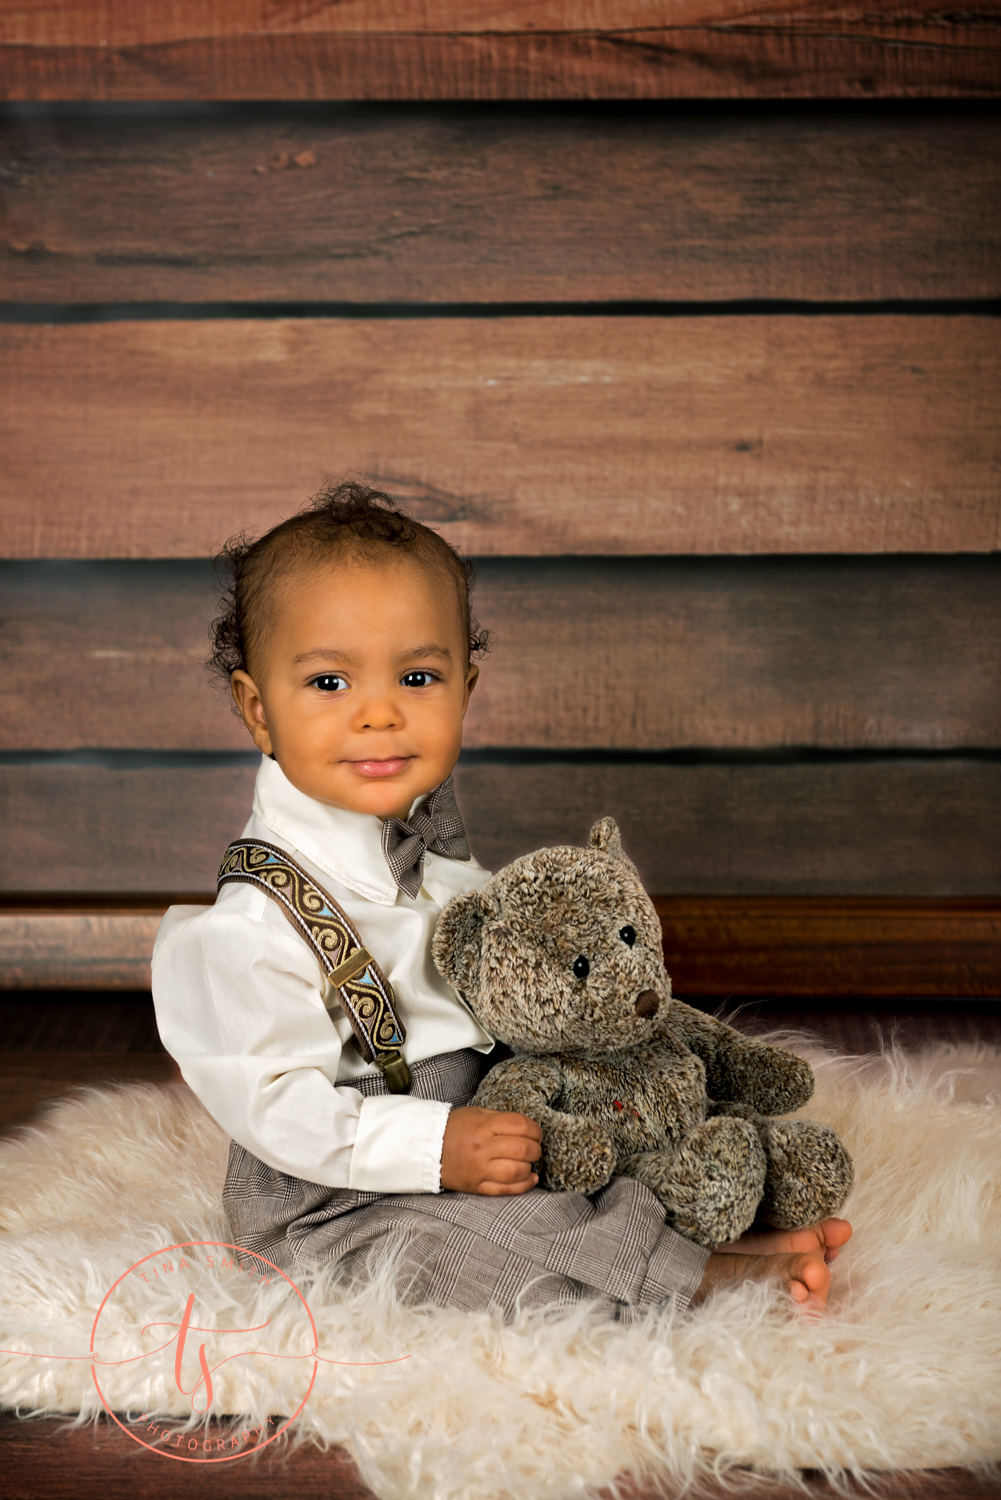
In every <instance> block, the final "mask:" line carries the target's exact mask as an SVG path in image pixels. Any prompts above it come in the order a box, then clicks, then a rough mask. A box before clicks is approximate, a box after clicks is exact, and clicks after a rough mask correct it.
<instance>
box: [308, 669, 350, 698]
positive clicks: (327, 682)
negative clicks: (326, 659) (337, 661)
mask: <svg viewBox="0 0 1001 1500" xmlns="http://www.w3.org/2000/svg"><path fill="white" fill-rule="evenodd" d="M312 685H313V687H315V688H319V690H320V692H321V693H343V692H344V690H345V688H346V687H347V682H346V681H345V680H344V678H343V677H341V676H339V675H338V673H336V672H324V673H323V676H322V677H314V678H313V683H312Z"/></svg>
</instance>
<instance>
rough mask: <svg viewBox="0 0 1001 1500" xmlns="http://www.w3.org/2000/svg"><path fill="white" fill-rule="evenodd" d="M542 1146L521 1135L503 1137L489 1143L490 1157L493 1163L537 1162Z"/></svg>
mask: <svg viewBox="0 0 1001 1500" xmlns="http://www.w3.org/2000/svg"><path fill="white" fill-rule="evenodd" d="M541 1155H542V1146H541V1145H540V1144H539V1142H538V1141H531V1140H529V1139H528V1138H527V1137H526V1136H523V1135H505V1136H501V1137H500V1138H499V1139H495V1140H493V1141H491V1143H490V1156H491V1157H492V1158H493V1160H494V1161H504V1160H507V1161H538V1159H539V1157H540V1156H541Z"/></svg>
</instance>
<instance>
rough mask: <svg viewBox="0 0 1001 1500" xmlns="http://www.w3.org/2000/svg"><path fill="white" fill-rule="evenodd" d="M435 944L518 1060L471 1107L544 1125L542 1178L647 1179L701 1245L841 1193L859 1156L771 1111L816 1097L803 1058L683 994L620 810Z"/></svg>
mask: <svg viewBox="0 0 1001 1500" xmlns="http://www.w3.org/2000/svg"><path fill="white" fill-rule="evenodd" d="M630 927H631V928H633V930H634V931H635V934H636V936H635V940H634V941H633V942H632V943H630V942H628V941H627V940H626V939H624V938H623V936H622V932H623V930H627V929H628V928H630ZM627 936H628V932H627ZM432 951H433V955H434V961H435V963H436V964H437V966H438V968H439V970H440V971H441V973H442V975H443V976H444V977H445V979H446V980H448V982H449V983H450V984H453V985H454V986H455V987H456V989H458V990H459V991H460V992H461V993H462V994H463V996H464V997H465V999H466V1002H467V1003H468V1004H469V1006H470V1007H471V1009H472V1010H473V1011H474V1013H475V1014H476V1015H477V1016H478V1017H479V1019H480V1020H481V1021H482V1023H483V1025H484V1026H485V1027H486V1028H487V1030H488V1031H490V1032H491V1033H492V1035H493V1036H495V1037H497V1038H499V1040H500V1041H502V1042H505V1043H506V1044H507V1045H508V1046H509V1047H511V1048H512V1049H513V1051H514V1053H515V1056H514V1057H512V1058H509V1059H508V1060H507V1061H505V1062H502V1063H499V1064H498V1065H497V1066H496V1067H495V1068H493V1069H492V1070H491V1071H490V1073H489V1074H488V1075H487V1077H486V1078H485V1079H484V1081H483V1083H482V1084H481V1085H480V1088H479V1091H478V1093H477V1095H476V1099H475V1101H474V1102H475V1103H477V1104H480V1105H483V1106H484V1107H486V1108H489V1109H503V1110H516V1111H518V1112H520V1113H521V1114H525V1115H528V1116H530V1118H531V1119H533V1120H537V1121H538V1123H539V1124H540V1125H541V1126H542V1131H543V1158H542V1163H541V1173H540V1176H541V1180H543V1181H544V1184H545V1186H547V1187H549V1188H552V1189H554V1190H557V1191H564V1192H579V1193H593V1192H596V1191H597V1190H598V1189H599V1188H601V1187H603V1186H604V1185H605V1183H607V1182H608V1181H609V1179H610V1178H611V1177H613V1176H616V1175H623V1174H624V1175H627V1176H630V1177H636V1178H638V1179H639V1181H640V1182H643V1183H645V1184H646V1186H647V1187H649V1188H650V1189H651V1190H652V1191H653V1192H654V1193H656V1195H657V1197H658V1198H659V1199H660V1201H661V1202H662V1203H663V1205H664V1207H665V1209H666V1210H667V1217H668V1221H669V1223H671V1224H673V1225H674V1227H675V1228H676V1229H678V1230H680V1232H681V1233H682V1234H686V1235H688V1236H689V1237H690V1238H691V1239H693V1240H697V1241H698V1242H699V1244H702V1245H720V1244H725V1243H726V1242H727V1241H729V1240H733V1239H736V1238H738V1236H739V1235H741V1234H743V1233H744V1231H745V1230H746V1229H748V1228H749V1227H750V1225H751V1224H752V1223H753V1222H754V1221H755V1219H757V1220H759V1221H763V1222H765V1223H768V1224H773V1225H775V1226H777V1227H779V1228H783V1229H800V1228H803V1227H804V1226H805V1225H807V1224H812V1223H815V1222H816V1221H817V1220H818V1219H822V1218H824V1217H825V1215H827V1214H831V1213H836V1212H837V1211H838V1210H839V1209H840V1208H841V1207H842V1205H843V1204H844V1202H845V1199H846V1198H847V1197H848V1194H849V1192H850V1191H851V1187H852V1175H853V1174H852V1164H851V1159H850V1157H849V1156H848V1153H847V1152H846V1151H845V1148H844V1146H843V1145H842V1144H841V1142H840V1141H839V1139H838V1137H837V1136H836V1135H835V1133H834V1132H833V1131H832V1130H831V1129H830V1128H829V1127H828V1126H826V1125H818V1124H814V1123H813V1122H812V1121H809V1120H784V1121H779V1120H776V1119H774V1118H770V1117H774V1116H777V1115H787V1114H790V1113H791V1112H792V1111H793V1110H796V1109H799V1108H800V1106H801V1105H803V1104H805V1103H806V1101H807V1100H808V1099H809V1098H810V1096H811V1094H812V1093H813V1074H812V1073H811V1071H810V1068H809V1067H808V1065H807V1064H806V1063H805V1062H803V1061H802V1060H801V1059H800V1058H798V1057H794V1056H793V1054H792V1053H790V1052H784V1051H782V1050H781V1049H780V1048H778V1047H772V1046H769V1045H767V1044H766V1043H764V1042H758V1041H755V1040H753V1039H752V1038H749V1037H745V1036H742V1035H741V1034H740V1033H739V1032H737V1031H734V1030H733V1028H732V1027H730V1026H726V1025H724V1024H723V1022H721V1021H717V1020H715V1019H714V1018H713V1017H711V1016H706V1015H703V1014H702V1012H701V1011H697V1010H693V1009H692V1008H691V1007H690V1006H687V1005H685V1004H683V1002H682V1001H680V1000H675V999H673V998H672V996H671V981H670V979H669V978H668V976H667V973H666V971H665V969H664V961H663V955H662V950H661V928H660V922H659V920H658V918H657V913H656V911H655V910H654V906H653V903H652V901H651V900H650V898H649V896H648V895H647V894H646V892H645V891H644V889H643V886H642V885H641V883H640V879H639V875H638V872H637V870H636V867H635V866H634V865H633V864H632V862H631V861H630V860H629V859H627V858H626V856H625V854H624V853H623V851H622V845H621V843H620V842H619V832H618V829H617V827H616V825H615V822H614V821H613V819H611V818H602V819H601V821H600V822H598V823H596V824H595V826H594V828H592V830H591V835H590V840H589V843H588V846H587V848H585V849H578V848H560V849H540V850H538V851H537V852H536V853H535V854H529V855H526V856H525V857H524V858H523V859H518V860H515V861H514V863H513V864H510V865H508V866H507V867H506V868H505V869H503V870H501V871H499V872H498V874H496V875H495V876H493V878H492V879H491V880H490V882H489V883H488V884H487V885H486V886H485V887H484V889H483V890H482V891H473V892H470V893H469V894H468V895H465V896H457V897H456V898H455V899H454V900H453V901H450V902H449V903H448V905H447V906H446V907H445V910H444V911H443V913H442V915H441V919H440V920H439V923H438V927H437V931H436V933H435V938H434V944H433V949H432ZM581 959H584V960H586V964H587V968H588V972H587V973H586V974H585V975H583V976H581V975H578V974H575V972H574V964H575V963H577V964H578V968H579V969H583V968H584V965H582V964H580V963H579V960H581ZM654 1000H656V1002H657V1004H656V1008H655V1009H653V1001H654ZM644 1010H647V1011H650V1012H651V1013H649V1014H644V1013H643V1012H644Z"/></svg>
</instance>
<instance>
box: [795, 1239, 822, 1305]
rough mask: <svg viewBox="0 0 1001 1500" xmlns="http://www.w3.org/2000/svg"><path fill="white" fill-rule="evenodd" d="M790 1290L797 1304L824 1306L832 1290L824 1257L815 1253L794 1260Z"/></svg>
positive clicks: (799, 1256) (798, 1256)
mask: <svg viewBox="0 0 1001 1500" xmlns="http://www.w3.org/2000/svg"><path fill="white" fill-rule="evenodd" d="M790 1270H791V1273H792V1282H791V1286H790V1290H791V1292H792V1295H793V1297H794V1298H795V1299H796V1301H797V1302H812V1303H814V1304H815V1305H817V1306H823V1304H824V1303H825V1302H826V1301H827V1294H828V1292H829V1291H830V1289H831V1273H830V1271H829V1270H828V1269H827V1263H826V1261H825V1260H824V1258H823V1256H822V1255H820V1254H818V1253H817V1252H816V1251H814V1252H813V1253H812V1254H809V1255H797V1256H795V1257H794V1258H793V1263H792V1266H791V1267H790Z"/></svg>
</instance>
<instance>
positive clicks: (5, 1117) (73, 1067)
mask: <svg viewBox="0 0 1001 1500" xmlns="http://www.w3.org/2000/svg"><path fill="white" fill-rule="evenodd" d="M25 1003H27V1004H30V1003H31V1002H30V1001H29V1000H27V999H26V1002H25ZM80 1041H81V1043H82V1044H83V1045H82V1046H81V1048H80V1051H79V1052H2V1051H0V1134H6V1133H7V1132H8V1131H12V1130H15V1129H16V1128H17V1127H18V1126H20V1125H28V1124H40V1123H41V1121H40V1118H39V1116H40V1114H41V1113H42V1111H44V1110H45V1108H46V1107H47V1106H49V1105H53V1104H55V1103H57V1102H58V1101H59V1100H60V1099H62V1098H64V1097H65V1096H66V1094H68V1093H70V1092H71V1091H72V1090H74V1089H80V1088H99V1089H105V1088H109V1087H112V1088H113V1087H114V1086H115V1085H119V1084H131V1083H154V1084H164V1083H181V1082H182V1081H183V1080H182V1078H181V1070H180V1068H179V1067H178V1066H177V1064H176V1063H175V1061H174V1059H173V1058H172V1057H169V1056H168V1055H167V1054H166V1053H165V1052H146V1053H143V1052H91V1051H88V1050H87V1047H86V1041H87V1037H86V1033H85V1031H84V1030H83V1028H82V1027H81V1035H80ZM0 1421H2V1418H0ZM89 1437H90V1434H89V1433H88V1440H89ZM2 1453H3V1448H2V1447H0V1454H2ZM9 1483H10V1481H9V1476H8V1477H5V1480H4V1495H5V1497H8V1496H10V1497H12V1496H13V1495H15V1494H17V1493H18V1491H16V1490H11V1489H10V1488H9ZM36 1493H37V1492H36ZM71 1493H72V1492H71V1491H67V1493H66V1500H70V1495H71Z"/></svg>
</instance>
